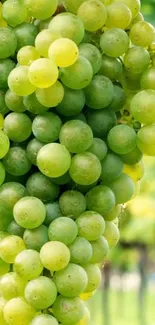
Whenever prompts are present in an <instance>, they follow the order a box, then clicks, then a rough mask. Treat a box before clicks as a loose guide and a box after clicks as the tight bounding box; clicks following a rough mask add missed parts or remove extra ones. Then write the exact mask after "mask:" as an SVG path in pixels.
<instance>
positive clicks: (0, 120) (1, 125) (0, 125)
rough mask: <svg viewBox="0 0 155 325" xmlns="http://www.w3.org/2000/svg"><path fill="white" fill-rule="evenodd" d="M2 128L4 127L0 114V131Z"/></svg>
mask: <svg viewBox="0 0 155 325" xmlns="http://www.w3.org/2000/svg"><path fill="white" fill-rule="evenodd" d="M3 126H4V117H3V115H2V114H0V130H2V129H3Z"/></svg>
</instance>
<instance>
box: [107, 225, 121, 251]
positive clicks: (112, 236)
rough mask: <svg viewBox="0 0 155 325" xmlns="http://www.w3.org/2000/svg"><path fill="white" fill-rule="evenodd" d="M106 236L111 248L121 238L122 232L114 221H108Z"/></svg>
mask: <svg viewBox="0 0 155 325" xmlns="http://www.w3.org/2000/svg"><path fill="white" fill-rule="evenodd" d="M104 237H105V238H106V240H107V241H108V244H109V247H110V248H113V247H115V246H116V245H117V243H118V241H119V238H120V233H119V229H118V228H117V226H116V225H115V224H114V223H113V222H108V221H106V228H105V232H104Z"/></svg>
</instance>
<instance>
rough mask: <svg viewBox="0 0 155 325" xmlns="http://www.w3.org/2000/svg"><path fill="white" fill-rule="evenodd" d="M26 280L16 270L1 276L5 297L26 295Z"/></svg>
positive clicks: (7, 298) (1, 286)
mask: <svg viewBox="0 0 155 325" xmlns="http://www.w3.org/2000/svg"><path fill="white" fill-rule="evenodd" d="M25 286H26V281H25V280H24V279H22V278H21V277H20V276H19V275H18V274H16V273H15V272H10V273H7V274H5V275H3V277H2V278H1V281H0V290H1V295H2V297H3V298H4V299H6V300H10V299H12V298H16V297H19V296H24V290H25Z"/></svg>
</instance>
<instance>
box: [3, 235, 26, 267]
mask: <svg viewBox="0 0 155 325" xmlns="http://www.w3.org/2000/svg"><path fill="white" fill-rule="evenodd" d="M24 249H26V247H25V244H24V241H23V239H22V238H20V237H18V236H15V235H10V236H7V237H5V238H4V239H3V240H2V241H1V242H0V257H1V258H2V260H4V261H5V262H7V263H14V261H15V258H16V256H17V255H18V254H19V253H20V252H21V251H23V250H24Z"/></svg>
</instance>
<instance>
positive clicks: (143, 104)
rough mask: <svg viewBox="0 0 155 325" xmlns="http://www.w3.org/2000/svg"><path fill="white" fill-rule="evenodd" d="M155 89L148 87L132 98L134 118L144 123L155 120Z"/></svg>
mask: <svg viewBox="0 0 155 325" xmlns="http://www.w3.org/2000/svg"><path fill="white" fill-rule="evenodd" d="M154 101H155V90H152V89H146V90H142V91H140V92H138V93H137V94H136V95H135V96H134V97H133V99H132V100H131V105H130V107H131V113H132V115H133V116H134V118H135V119H136V120H137V121H139V122H141V123H143V124H151V123H154V122H155V114H154Z"/></svg>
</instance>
